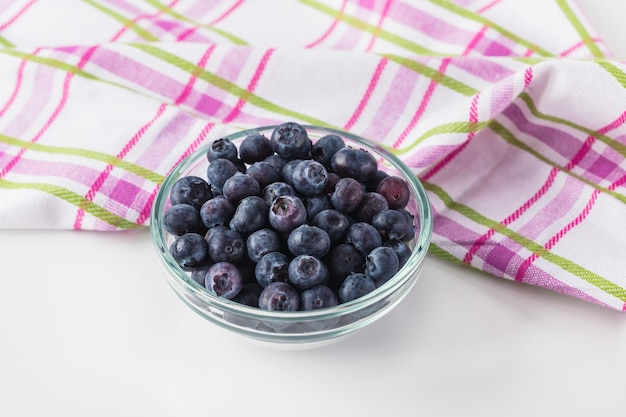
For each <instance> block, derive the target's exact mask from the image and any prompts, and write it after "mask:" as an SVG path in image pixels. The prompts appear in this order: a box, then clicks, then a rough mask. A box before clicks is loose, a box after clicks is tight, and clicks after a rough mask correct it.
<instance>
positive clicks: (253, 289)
mask: <svg viewBox="0 0 626 417" xmlns="http://www.w3.org/2000/svg"><path fill="white" fill-rule="evenodd" d="M262 291H263V287H261V286H260V285H259V284H257V283H256V282H248V283H245V284H243V285H242V286H241V290H240V291H239V293H238V294H237V295H236V296H234V297H233V298H232V300H233V301H235V302H237V303H239V304H243V305H247V306H249V307H258V306H259V297H260V296H261V292H262Z"/></svg>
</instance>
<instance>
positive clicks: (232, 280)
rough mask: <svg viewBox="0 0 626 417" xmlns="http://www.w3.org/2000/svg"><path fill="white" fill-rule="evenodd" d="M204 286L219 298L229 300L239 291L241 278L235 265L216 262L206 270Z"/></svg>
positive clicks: (241, 283) (241, 282) (241, 284)
mask: <svg viewBox="0 0 626 417" xmlns="http://www.w3.org/2000/svg"><path fill="white" fill-rule="evenodd" d="M204 286H205V287H206V289H208V290H209V291H211V292H212V293H213V294H215V295H217V296H219V297H224V298H228V299H231V298H233V297H235V296H236V295H237V294H239V291H241V288H242V286H243V278H242V276H241V273H240V272H239V269H237V267H236V266H235V265H233V264H231V263H229V262H217V263H215V264H213V265H211V266H210V267H209V269H208V270H207V272H206V275H205V281H204Z"/></svg>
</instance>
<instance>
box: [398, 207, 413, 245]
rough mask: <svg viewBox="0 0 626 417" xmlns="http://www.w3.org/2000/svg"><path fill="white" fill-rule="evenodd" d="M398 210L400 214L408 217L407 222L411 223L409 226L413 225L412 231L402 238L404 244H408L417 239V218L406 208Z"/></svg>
mask: <svg viewBox="0 0 626 417" xmlns="http://www.w3.org/2000/svg"><path fill="white" fill-rule="evenodd" d="M396 210H398V212H400V213H402V214H404V215H405V216H406V218H407V220H408V221H409V224H410V225H411V228H410V230H409V231H408V232H407V234H405V235H404V237H403V238H402V241H403V242H408V241H410V240H412V239H413V238H414V237H415V216H414V215H413V214H412V213H411V212H410V211H408V210H407V209H406V208H400V209H396Z"/></svg>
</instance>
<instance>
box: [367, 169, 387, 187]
mask: <svg viewBox="0 0 626 417" xmlns="http://www.w3.org/2000/svg"><path fill="white" fill-rule="evenodd" d="M388 176H389V174H388V173H387V172H385V171H381V170H378V171H376V175H374V177H373V178H372V179H370V180H369V181H367V182H366V183H365V190H366V191H369V192H371V191H376V188H378V184H380V182H381V181H382V180H383V179H384V178H387V177H388Z"/></svg>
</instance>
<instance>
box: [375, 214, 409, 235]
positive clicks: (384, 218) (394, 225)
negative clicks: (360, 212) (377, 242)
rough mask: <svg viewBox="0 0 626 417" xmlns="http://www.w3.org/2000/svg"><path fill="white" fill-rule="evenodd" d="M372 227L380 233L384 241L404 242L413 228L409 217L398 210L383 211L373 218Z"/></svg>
mask: <svg viewBox="0 0 626 417" xmlns="http://www.w3.org/2000/svg"><path fill="white" fill-rule="evenodd" d="M372 226H374V227H375V228H376V229H377V230H378V232H379V233H380V235H381V237H382V239H383V241H386V240H389V239H399V240H403V238H404V236H406V234H407V233H409V232H410V231H411V229H412V227H413V225H412V224H411V223H410V221H409V219H408V217H407V216H405V215H404V214H402V213H400V212H399V211H398V210H392V209H388V210H382V211H380V212H378V213H376V215H374V217H372Z"/></svg>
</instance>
